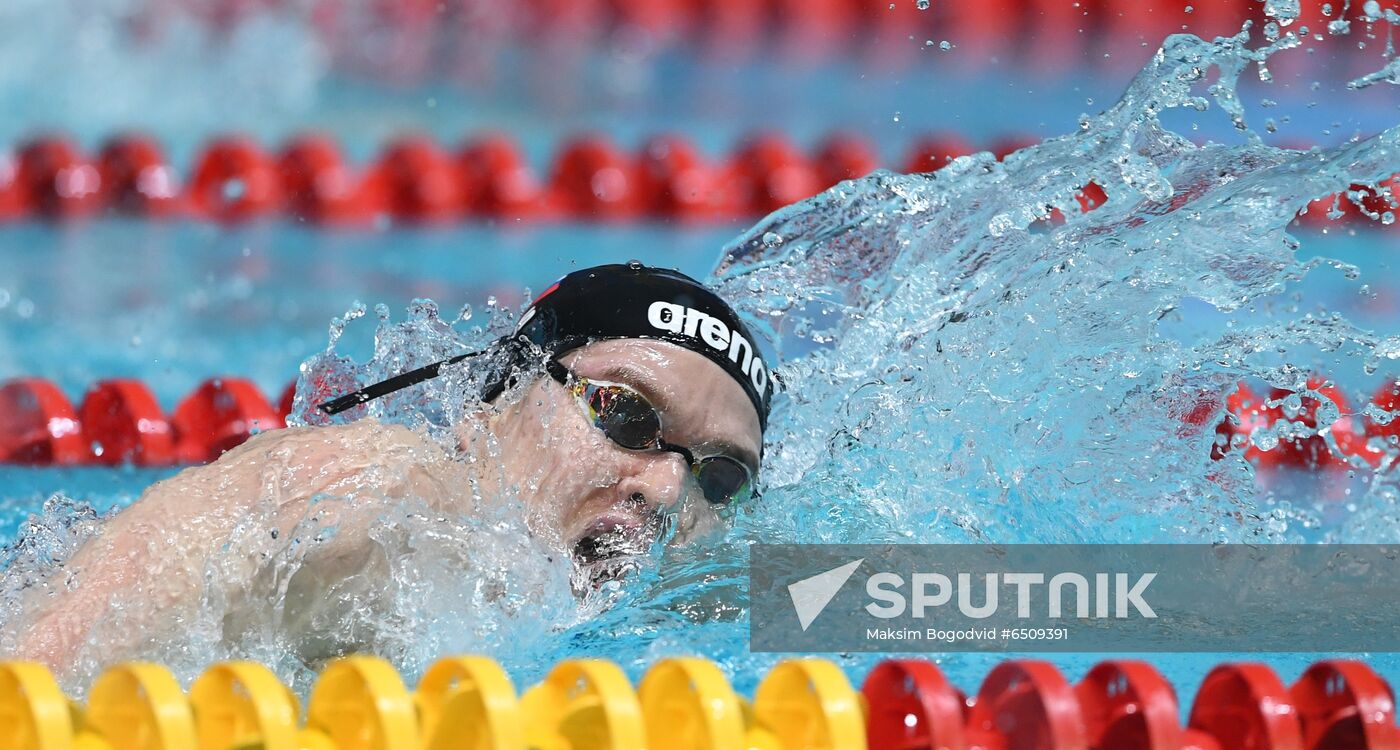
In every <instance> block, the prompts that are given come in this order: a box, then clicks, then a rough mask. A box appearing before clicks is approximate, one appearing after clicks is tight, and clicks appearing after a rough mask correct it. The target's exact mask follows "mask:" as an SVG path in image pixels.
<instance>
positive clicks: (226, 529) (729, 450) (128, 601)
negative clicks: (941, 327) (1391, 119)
mask: <svg viewBox="0 0 1400 750" xmlns="http://www.w3.org/2000/svg"><path fill="white" fill-rule="evenodd" d="M481 355H490V356H481ZM473 357H476V358H478V359H479V361H483V362H485V361H488V360H489V361H490V362H492V363H494V364H492V365H491V366H490V367H484V368H479V369H482V370H484V371H486V372H487V376H486V377H487V382H486V385H485V387H484V388H483V390H482V391H481V393H480V395H479V397H477V396H473V397H471V398H472V401H473V402H474V403H475V402H476V401H478V400H479V401H480V405H479V407H478V406H474V407H473V408H471V409H469V413H468V416H467V417H466V419H464V420H462V423H461V424H459V425H457V426H456V427H455V429H454V433H453V434H454V436H455V439H454V440H452V441H450V442H451V443H453V444H450V445H443V444H442V443H441V441H437V440H434V439H432V438H429V437H427V436H425V435H423V434H420V433H419V432H416V431H414V430H411V429H409V428H407V427H404V426H400V425H392V424H383V423H380V422H378V421H377V420H374V419H371V418H365V419H360V420H358V421H355V422H352V423H349V424H343V425H335V426H323V427H296V428H288V429H285V430H275V431H269V432H265V433H262V434H259V435H256V436H254V437H253V438H251V439H250V440H248V441H247V442H245V443H244V444H243V445H241V446H239V447H238V448H235V449H233V450H231V451H229V452H227V453H225V454H224V455H223V456H222V457H220V458H219V460H217V461H215V462H213V463H212V464H209V465H207V466H201V467H194V468H189V469H186V470H184V471H182V472H180V473H179V474H177V475H175V476H174V477H171V478H170V479H167V480H165V481H162V482H158V483H156V484H154V485H152V486H151V487H150V488H148V489H147V490H146V491H145V492H144V493H143V494H142V495H141V497H140V498H139V499H138V500H137V501H136V502H135V503H133V504H132V505H131V506H130V507H128V508H126V509H124V510H122V511H121V512H119V513H117V514H116V515H115V516H113V517H112V518H111V519H110V520H108V521H107V522H106V523H105V524H104V525H103V527H102V529H101V531H100V532H99V533H98V534H97V535H95V536H93V537H92V538H91V539H89V540H88V541H86V542H85V543H83V544H82V546H80V547H79V548H78V549H77V550H76V552H75V553H74V554H73V555H72V556H71V558H70V559H68V560H64V561H60V562H59V565H58V566H57V568H56V569H55V571H54V573H53V575H51V576H49V577H48V578H47V580H46V581H44V582H43V583H42V584H39V585H34V586H32V587H31V589H30V590H29V591H28V592H27V594H28V595H29V596H30V597H31V605H27V606H26V607H25V608H24V610H23V614H21V615H19V616H16V617H14V618H12V622H10V623H9V624H8V625H7V626H6V627H7V629H8V630H9V631H10V632H9V635H8V637H7V640H4V641H0V644H3V645H4V646H5V648H7V649H8V648H13V649H14V651H15V652H16V653H12V654H6V655H5V657H6V658H14V657H19V658H25V659H33V660H37V661H41V662H44V663H46V664H48V665H49V666H50V667H51V668H53V669H55V670H64V669H68V668H70V667H71V666H72V665H73V663H74V660H75V659H76V658H77V655H78V654H79V653H80V651H81V650H82V649H84V648H91V649H100V650H102V651H103V656H104V657H105V656H106V655H107V651H106V649H107V648H108V647H109V646H110V645H111V642H112V639H114V638H117V639H118V640H126V641H127V642H128V643H137V642H142V641H143V640H144V641H145V642H151V641H150V639H153V638H156V637H158V636H156V635H154V632H155V630H156V625H155V623H156V622H157V621H160V622H165V623H170V622H179V621H180V616H179V615H178V614H177V613H179V612H180V611H181V607H184V608H185V610H184V611H186V612H188V608H189V607H191V606H197V605H198V602H199V601H200V600H201V598H203V599H205V600H207V599H209V598H210V597H211V596H217V597H219V598H220V600H222V601H226V602H227V601H232V602H238V601H240V598H241V600H245V601H246V600H249V599H252V598H255V597H253V596H251V595H250V594H249V591H250V590H251V588H250V587H251V586H252V582H253V581H256V580H258V579H259V578H267V577H269V576H274V575H276V573H269V572H268V570H266V569H265V568H266V565H265V561H267V560H269V559H274V558H275V557H276V556H277V555H278V553H279V551H280V550H283V549H284V548H285V547H286V545H288V544H291V543H292V539H293V537H294V536H297V535H298V534H299V533H300V532H299V531H298V530H301V529H305V528H306V524H307V523H308V520H310V521H313V522H314V526H316V527H317V528H324V529H329V530H331V532H330V533H328V534H325V535H322V536H321V537H318V539H317V542H318V544H316V545H315V549H314V551H313V552H311V553H307V554H306V556H305V558H304V559H302V560H301V561H300V564H299V566H298V567H297V568H296V569H295V571H294V572H293V573H292V574H291V575H290V580H286V581H282V582H280V583H279V584H278V585H280V586H282V587H283V589H282V590H284V591H285V602H286V604H285V606H284V611H282V612H281V613H280V615H279V619H278V620H277V622H276V624H275V625H274V627H280V628H284V629H303V630H308V631H309V630H311V629H312V627H313V626H311V625H310V624H309V622H310V620H311V619H312V618H311V617H310V616H303V617H297V616H294V615H293V614H292V610H294V609H297V607H299V606H300V607H303V608H309V609H317V608H318V607H319V608H321V609H320V610H318V611H320V612H321V614H320V615H319V616H321V617H325V616H326V615H325V611H324V610H325V607H327V606H333V605H327V604H326V602H327V601H345V600H346V596H345V595H344V592H343V590H342V588H341V587H343V586H345V585H347V582H349V581H352V580H354V581H360V582H362V583H361V586H362V587H364V588H366V589H370V590H372V589H373V588H374V587H375V582H376V576H378V577H379V578H382V577H383V575H382V574H383V572H384V571H383V567H382V556H383V553H382V551H377V548H376V543H375V541H374V540H373V539H372V533H373V530H374V528H375V526H376V524H377V523H379V522H380V521H381V519H382V518H383V516H384V514H385V513H386V511H387V510H388V509H390V508H392V507H393V506H395V505H396V504H399V505H401V504H403V503H404V502H409V501H412V502H417V503H421V504H423V505H426V507H427V508H428V509H431V510H432V511H434V512H437V513H441V514H443V515H478V516H479V515H481V514H483V513H486V512H488V511H490V510H492V508H491V507H490V505H491V504H492V503H497V504H499V503H502V502H504V500H503V499H506V498H513V499H514V501H515V502H516V506H514V507H519V508H522V509H523V511H524V514H525V517H524V519H523V523H524V526H525V528H526V529H528V531H529V533H530V534H531V535H533V536H535V537H537V538H538V539H539V540H541V541H542V542H543V543H544V544H545V545H546V546H547V547H549V548H553V549H556V550H559V551H561V552H564V553H567V554H569V555H571V557H572V560H573V562H574V564H575V565H576V566H578V567H579V568H581V569H585V570H591V572H590V573H589V575H592V576H593V577H594V578H595V580H594V581H593V583H595V584H596V582H597V580H596V579H597V578H599V577H606V575H608V571H610V570H612V569H611V568H610V567H609V563H610V562H613V561H614V560H615V559H616V558H617V557H619V556H623V555H628V554H634V553H637V552H641V551H644V550H645V549H647V548H648V547H649V546H650V545H651V544H653V543H655V541H656V540H657V539H658V538H659V537H660V536H661V535H662V532H663V529H668V530H670V531H673V532H674V534H673V535H670V536H668V538H669V539H670V541H671V542H672V543H676V544H684V543H686V542H688V541H691V540H694V539H697V538H700V537H702V536H703V535H705V534H707V533H709V532H711V531H713V530H715V529H719V528H722V526H723V523H724V511H725V509H727V508H730V507H732V506H734V505H736V504H739V503H743V502H744V501H745V500H746V499H747V498H748V497H749V496H750V495H751V493H752V491H753V485H754V480H755V479H756V477H757V474H758V469H759V459H760V456H761V454H762V449H763V431H764V428H765V426H766V421H767V416H768V409H769V403H770V400H771V397H772V392H773V384H772V381H771V378H770V374H769V368H768V366H767V365H766V364H765V363H764V361H763V359H762V357H761V356H760V354H759V352H758V350H757V348H756V346H755V340H754V337H753V335H752V334H751V333H750V332H749V330H748V328H747V327H746V326H745V325H744V324H743V323H742V322H741V321H740V319H739V318H738V316H737V315H736V314H735V312H734V311H733V310H732V309H731V308H730V307H729V306H728V305H727V304H725V303H724V301H723V300H721V299H720V298H719V297H718V296H717V295H715V294H714V293H713V292H711V291H710V290H708V289H706V288H705V287H704V286H703V285H701V284H700V283H699V282H697V281H695V280H694V279H691V278H690V277H688V276H685V275H684V274H681V273H679V272H676V271H670V270H663V269H655V268H649V267H646V266H643V265H641V264H640V263H635V262H633V263H629V264H626V265H607V266H598V267H595V268H590V269H585V270H581V271H576V272H574V273H571V274H569V275H567V276H565V277H564V278H563V279H561V280H560V281H559V282H558V283H557V284H555V285H554V286H552V287H550V288H549V289H548V290H547V291H546V292H545V293H544V294H543V295H541V296H540V297H539V298H538V299H536V300H535V302H534V303H533V304H532V305H531V306H530V307H529V308H527V310H526V311H525V312H524V313H523V314H522V316H521V319H520V323H519V325H518V326H517V328H516V331H515V333H514V334H512V335H510V336H507V337H504V338H503V339H501V340H499V341H497V342H495V343H494V344H493V345H491V346H490V347H488V349H487V350H484V351H483V352H480V353H476V354H475V355H467V356H466V357H457V358H454V360H451V361H449V362H447V363H439V364H437V365H433V366H430V367H427V368H422V369H421V370H417V371H414V372H412V373H405V374H404V375H401V376H399V377H396V378H392V379H390V380H389V381H385V382H384V383H380V384H376V385H373V386H370V387H369V388H366V389H364V390H362V391H359V392H356V393H354V394H349V395H348V396H345V397H342V398H339V399H336V400H335V401H332V402H328V403H326V404H322V405H321V408H322V410H323V411H326V412H328V413H334V412H337V411H342V410H345V409H348V408H350V407H353V406H355V405H357V404H360V403H363V402H365V401H368V400H370V399H373V398H377V397H379V396H382V395H384V394H385V393H388V392H390V391H393V390H397V389H400V388H403V387H407V386H410V385H412V384H414V383H417V382H420V381H422V380H425V379H427V378H430V377H436V376H438V375H439V374H441V373H443V372H447V371H449V370H448V366H449V365H454V364H455V363H456V362H457V361H458V360H462V359H470V358H473ZM464 366H468V367H469V366H470V365H464ZM327 498H341V499H346V500H347V501H346V502H327V501H326V499H327ZM282 575H286V572H285V571H283V573H282ZM211 586H214V587H220V588H227V589H234V590H229V591H215V592H212V593H211V591H210V590H209V587H211ZM240 586H242V587H243V590H242V591H241V592H240V591H239V590H237V589H238V588H239V587H240ZM381 587H382V582H381ZM258 590H259V591H261V590H262V589H258ZM262 598H264V599H266V598H268V597H267V596H263V597H262ZM352 598H353V597H352ZM296 602H302V603H303V604H301V605H297V604H295V603H296ZM345 606H350V605H345ZM114 611H119V612H120V614H121V618H119V621H120V623H121V625H120V626H114V625H113V624H112V623H111V622H108V623H106V624H105V627H103V628H102V630H101V632H102V638H101V639H100V640H101V641H102V642H103V643H102V644H101V645H96V641H97V640H98V639H97V638H95V633H94V628H95V627H96V626H97V625H98V624H99V623H102V622H103V621H104V619H106V620H111V619H112V618H113V616H114ZM332 611H333V610H332ZM332 616H335V615H332ZM248 617H253V618H254V619H256V616H255V615H248ZM230 619H232V620H237V619H238V617H237V616H230V615H225V620H226V623H225V628H226V629H227V628H229V627H232V626H231V625H229V624H228V622H227V621H228V620H230ZM323 622H324V620H323ZM245 626H246V624H245ZM255 626H256V625H255ZM261 626H262V627H266V625H265V624H264V625H261ZM114 630H116V631H118V632H116V633H115V634H114V632H113V631H114ZM307 635H308V636H309V637H308V642H314V641H315V637H314V634H310V633H308V634H307ZM293 636H295V634H293ZM290 640H292V641H295V640H296V638H295V637H292V638H291V639H290ZM349 648H353V645H346V644H343V643H342V644H335V643H331V644H320V645H318V646H314V647H310V646H308V647H304V649H303V650H310V651H313V652H315V651H319V653H301V654H299V656H300V657H301V658H303V659H305V660H307V661H308V662H310V661H315V660H319V659H323V658H328V657H330V656H335V655H337V652H340V651H344V650H348V649H349ZM118 650H120V649H118ZM138 651H139V649H138Z"/></svg>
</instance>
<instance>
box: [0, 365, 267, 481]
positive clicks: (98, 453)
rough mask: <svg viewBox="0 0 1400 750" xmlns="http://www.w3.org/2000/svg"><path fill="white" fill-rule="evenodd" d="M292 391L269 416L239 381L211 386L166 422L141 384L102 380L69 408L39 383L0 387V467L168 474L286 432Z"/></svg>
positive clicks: (47, 385)
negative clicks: (93, 467)
mask: <svg viewBox="0 0 1400 750" xmlns="http://www.w3.org/2000/svg"><path fill="white" fill-rule="evenodd" d="M294 386H295V383H293V384H289V385H288V386H287V388H286V390H285V391H283V393H282V397H281V399H280V400H279V405H278V408H273V407H272V406H271V405H270V404H269V403H268V402H267V399H266V398H264V397H263V395H262V394H261V393H260V392H259V391H258V389H257V387H256V386H254V385H253V384H252V383H250V382H248V381H247V380H244V379H242V378H212V379H209V380H206V381H205V382H204V383H202V384H201V385H200V386H199V387H198V388H196V389H195V391H194V392H193V393H191V394H190V395H189V396H187V397H186V398H185V399H183V400H182V401H181V402H180V404H179V406H178V407H177V408H176V409H175V413H174V416H173V417H167V416H166V414H165V412H164V411H163V410H162V409H161V407H160V404H159V403H158V402H157V401H156V399H155V397H154V396H153V395H152V394H151V391H150V389H149V388H147V387H146V386H145V384H143V383H141V382H140V381H137V380H132V379H127V378H115V379H109V380H103V381H100V382H98V383H96V384H95V385H93V386H92V388H90V389H88V391H87V393H86V394H85V395H84V396H83V400H82V404H81V405H80V406H79V407H78V408H77V409H75V408H73V404H72V402H70V401H69V400H68V398H67V397H66V396H64V394H63V392H62V391H60V390H59V389H58V387H57V386H56V385H54V384H53V383H51V382H49V381H47V380H44V379H42V378H19V379H16V380H9V381H4V382H0V463H10V464H29V465H55V464H56V465H72V464H99V465H109V466H110V465H117V464H136V465H138V466H167V465H171V464H178V463H202V462H205V461H212V460H214V459H216V458H218V457H219V455H220V454H222V453H223V452H224V451H227V450H229V449H231V448H233V447H235V446H237V445H239V444H240V443H242V442H243V441H244V440H247V439H248V438H249V437H251V436H252V435H253V434H255V433H257V432H261V431H264V430H271V429H278V428H281V427H283V426H285V425H286V415H287V414H289V413H290V412H291V408H292V397H293V395H294Z"/></svg>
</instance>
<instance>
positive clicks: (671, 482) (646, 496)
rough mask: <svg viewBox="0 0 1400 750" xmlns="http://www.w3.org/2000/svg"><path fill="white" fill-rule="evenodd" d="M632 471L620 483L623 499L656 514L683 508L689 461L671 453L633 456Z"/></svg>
mask: <svg viewBox="0 0 1400 750" xmlns="http://www.w3.org/2000/svg"><path fill="white" fill-rule="evenodd" d="M630 458H632V459H633V465H632V466H631V467H629V468H630V469H631V470H630V471H628V472H627V473H625V474H624V475H623V477H622V479H621V480H620V481H619V482H618V483H617V490H618V494H619V496H620V498H621V499H623V500H626V501H629V502H638V501H642V502H645V503H646V506H647V508H648V510H650V511H651V512H652V513H662V512H665V511H668V510H672V509H674V508H677V507H679V506H680V503H681V500H682V499H683V498H684V494H685V478H686V475H687V474H688V473H689V467H688V466H687V465H686V462H685V459H683V458H681V456H680V455H678V454H676V453H671V452H669V451H668V452H664V453H663V452H657V453H646V454H633V455H632V456H630Z"/></svg>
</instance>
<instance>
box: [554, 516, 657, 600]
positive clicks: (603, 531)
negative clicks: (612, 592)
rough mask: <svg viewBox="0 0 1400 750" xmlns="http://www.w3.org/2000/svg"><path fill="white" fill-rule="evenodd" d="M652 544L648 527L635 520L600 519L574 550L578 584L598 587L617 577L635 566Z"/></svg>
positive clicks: (581, 538) (578, 586)
mask: <svg viewBox="0 0 1400 750" xmlns="http://www.w3.org/2000/svg"><path fill="white" fill-rule="evenodd" d="M648 546H649V539H648V538H647V528H646V527H645V526H644V525H642V524H639V523H637V522H636V521H633V520H631V519H628V520H619V519H601V520H599V521H598V522H595V523H594V524H593V525H592V526H590V527H589V529H588V530H587V531H586V532H585V533H584V535H583V536H582V537H580V538H579V539H578V541H576V542H574V545H573V548H572V550H571V552H572V554H573V559H574V567H575V572H576V575H575V586H576V588H583V589H584V590H591V589H596V588H598V587H600V586H602V585H603V584H604V583H606V582H608V581H613V580H618V579H620V578H622V577H623V576H625V575H626V574H627V573H628V572H629V571H631V570H633V569H635V568H636V566H637V563H636V558H637V557H638V556H640V555H642V554H645V553H646V551H647V548H648Z"/></svg>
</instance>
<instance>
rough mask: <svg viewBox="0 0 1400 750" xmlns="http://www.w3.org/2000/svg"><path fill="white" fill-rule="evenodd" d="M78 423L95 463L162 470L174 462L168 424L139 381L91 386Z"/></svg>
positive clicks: (154, 399)
mask: <svg viewBox="0 0 1400 750" xmlns="http://www.w3.org/2000/svg"><path fill="white" fill-rule="evenodd" d="M78 420H79V421H80V422H81V424H82V429H83V434H84V435H85V436H86V437H87V440H88V443H89V446H90V449H91V451H92V461H93V462H94V463H99V464H107V465H117V464H125V463H133V464H139V465H142V466H164V465H167V464H173V463H175V461H176V455H175V434H174V430H173V429H172V428H171V426H170V421H169V420H167V419H166V418H165V413H164V412H162V411H161V409H160V404H158V403H157V402H156V397H155V396H154V395H153V394H152V393H151V391H150V389H149V388H147V387H146V386H145V384H144V383H142V382H140V381H139V380H132V379H130V378H120V379H113V380H104V381H102V382H100V383H98V384H97V385H95V386H93V387H92V389H91V390H89V391H88V392H87V395H86V396H84V397H83V403H82V405H81V406H79V407H78Z"/></svg>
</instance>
